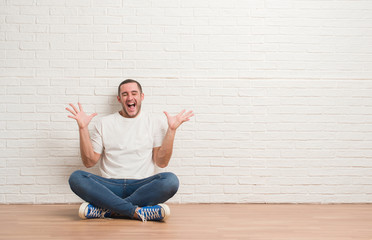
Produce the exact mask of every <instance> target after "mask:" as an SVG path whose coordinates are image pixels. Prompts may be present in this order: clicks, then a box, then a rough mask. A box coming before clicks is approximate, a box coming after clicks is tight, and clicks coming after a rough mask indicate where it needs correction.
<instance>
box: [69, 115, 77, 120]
mask: <svg viewBox="0 0 372 240" xmlns="http://www.w3.org/2000/svg"><path fill="white" fill-rule="evenodd" d="M67 117H69V118H72V119H75V120H76V117H75V116H71V115H68V116H67Z"/></svg>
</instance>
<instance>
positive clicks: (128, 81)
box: [118, 79, 142, 96]
mask: <svg viewBox="0 0 372 240" xmlns="http://www.w3.org/2000/svg"><path fill="white" fill-rule="evenodd" d="M127 83H136V84H137V86H138V88H139V90H140V93H142V86H141V84H140V83H139V82H137V81H136V80H133V79H126V80H124V81H122V82H121V83H120V85H119V87H118V96H120V87H121V85H124V84H127Z"/></svg>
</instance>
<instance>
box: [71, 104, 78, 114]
mask: <svg viewBox="0 0 372 240" xmlns="http://www.w3.org/2000/svg"><path fill="white" fill-rule="evenodd" d="M69 105H70V106H71V107H72V108H73V109H74V110H75V113H79V111H78V110H77V108H76V107H75V106H74V104H72V103H70V104H69Z"/></svg>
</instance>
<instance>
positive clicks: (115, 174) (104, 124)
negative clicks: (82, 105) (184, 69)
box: [91, 111, 168, 179]
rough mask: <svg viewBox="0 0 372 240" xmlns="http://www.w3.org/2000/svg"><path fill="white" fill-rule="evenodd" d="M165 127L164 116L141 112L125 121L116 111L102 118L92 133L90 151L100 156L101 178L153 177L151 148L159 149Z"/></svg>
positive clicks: (166, 125)
mask: <svg viewBox="0 0 372 240" xmlns="http://www.w3.org/2000/svg"><path fill="white" fill-rule="evenodd" d="M167 128H168V124H167V120H166V117H165V115H164V116H163V117H161V116H155V115H152V114H149V113H145V112H142V111H141V112H140V114H139V115H138V116H137V117H135V118H125V117H123V116H121V115H120V114H119V112H116V113H114V114H111V115H108V116H105V117H102V118H101V119H100V121H99V122H98V123H97V124H96V125H95V127H94V129H93V132H92V134H91V140H92V145H93V150H94V152H96V153H100V154H101V161H100V164H99V168H100V171H101V174H102V177H105V178H114V179H142V178H146V177H149V176H152V175H154V173H155V167H156V166H155V163H154V161H153V160H152V149H153V148H154V147H160V146H161V144H162V142H163V139H164V136H165V133H166V131H167Z"/></svg>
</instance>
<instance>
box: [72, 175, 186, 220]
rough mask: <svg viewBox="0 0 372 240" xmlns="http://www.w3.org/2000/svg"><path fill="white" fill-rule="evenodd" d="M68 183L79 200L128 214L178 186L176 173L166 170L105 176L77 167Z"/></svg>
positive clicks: (166, 196) (160, 199)
mask: <svg viewBox="0 0 372 240" xmlns="http://www.w3.org/2000/svg"><path fill="white" fill-rule="evenodd" d="M69 184H70V187H71V190H72V191H73V192H74V193H75V194H76V195H78V196H79V197H80V198H82V199H83V200H85V201H87V202H89V203H91V204H92V205H94V206H96V207H100V208H105V209H109V210H111V211H112V212H113V213H115V215H120V216H125V217H130V218H133V215H134V213H135V210H136V208H137V207H144V206H153V205H156V204H159V203H163V202H165V201H167V200H168V199H170V198H171V197H173V196H174V194H176V192H177V190H178V187H179V181H178V178H177V176H176V175H175V174H173V173H170V172H164V173H159V174H156V175H153V176H151V177H148V178H144V179H108V178H103V177H100V176H97V175H95V174H92V173H89V172H85V171H81V170H78V171H75V172H73V173H72V174H71V176H70V179H69Z"/></svg>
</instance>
